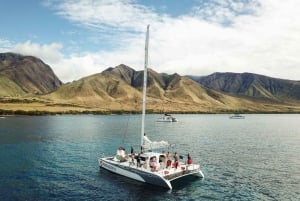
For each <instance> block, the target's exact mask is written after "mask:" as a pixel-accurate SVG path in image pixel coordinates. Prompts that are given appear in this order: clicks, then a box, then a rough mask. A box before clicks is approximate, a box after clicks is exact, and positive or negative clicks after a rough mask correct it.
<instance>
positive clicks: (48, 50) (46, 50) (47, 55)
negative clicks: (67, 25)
mask: <svg viewBox="0 0 300 201" xmlns="http://www.w3.org/2000/svg"><path fill="white" fill-rule="evenodd" d="M61 48H62V45H61V44H59V43H51V44H45V45H40V44H38V43H33V42H31V41H26V42H24V43H18V44H15V45H14V46H13V47H12V51H13V52H16V53H20V54H22V55H32V56H36V57H39V58H41V59H42V60H43V61H44V62H47V63H56V62H57V61H59V60H61V59H62V57H63V55H62V53H61V52H60V50H61Z"/></svg>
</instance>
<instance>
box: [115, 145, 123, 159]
mask: <svg viewBox="0 0 300 201" xmlns="http://www.w3.org/2000/svg"><path fill="white" fill-rule="evenodd" d="M115 158H116V159H117V160H119V161H121V162H124V161H126V155H125V149H124V147H119V148H118V150H117V155H116V157H115Z"/></svg>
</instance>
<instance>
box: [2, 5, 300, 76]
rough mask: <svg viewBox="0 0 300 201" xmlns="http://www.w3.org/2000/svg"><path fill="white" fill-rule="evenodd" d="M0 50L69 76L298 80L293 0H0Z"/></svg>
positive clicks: (299, 32) (298, 30)
mask: <svg viewBox="0 0 300 201" xmlns="http://www.w3.org/2000/svg"><path fill="white" fill-rule="evenodd" d="M0 3H1V4H0V5H1V7H0V19H1V29H0V52H16V53H20V54H24V55H33V56H36V57H39V58H41V59H42V60H43V61H44V62H45V63H47V64H49V65H50V66H51V67H52V69H53V70H54V72H55V73H56V74H57V75H58V77H59V78H60V79H61V80H62V81H64V82H67V81H72V80H76V79H79V78H81V77H84V76H88V75H91V74H93V73H99V72H101V71H103V70H104V69H106V68H107V67H111V66H112V67H113V66H116V65H118V64H121V63H123V64H126V65H129V66H131V67H132V68H134V69H136V70H140V69H142V68H143V54H144V52H143V51H144V40H145V29H146V25H147V24H150V25H151V27H150V50H149V54H150V66H151V67H152V68H153V69H154V70H156V71H157V72H165V73H175V72H176V73H179V74H181V75H186V74H193V75H208V74H211V73H213V72H237V73H241V72H252V73H258V74H264V75H267V76H272V77H279V78H285V79H293V80H300V66H299V65H300V57H299V55H298V53H299V52H300V19H299V18H300V15H299V14H298V12H299V10H300V1H298V0H285V1H280V0H209V1H208V0H41V1H37V0H27V1H21V0H10V1H7V0H0Z"/></svg>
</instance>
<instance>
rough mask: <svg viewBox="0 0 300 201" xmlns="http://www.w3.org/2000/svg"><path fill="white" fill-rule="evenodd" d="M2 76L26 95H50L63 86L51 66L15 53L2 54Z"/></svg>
mask: <svg viewBox="0 0 300 201" xmlns="http://www.w3.org/2000/svg"><path fill="white" fill-rule="evenodd" d="M0 75H2V76H5V77H6V78H8V79H9V80H11V81H13V82H14V83H15V84H17V85H18V86H19V87H20V88H21V89H22V90H23V91H24V92H25V93H33V94H44V93H49V92H51V91H53V90H55V89H57V88H58V87H60V86H61V84H62V82H61V81H60V80H59V79H58V78H57V76H56V75H55V74H54V72H53V71H52V69H51V68H50V66H48V65H46V64H45V63H44V62H43V61H41V60H40V59H38V58H35V57H32V56H22V55H19V54H14V53H0Z"/></svg>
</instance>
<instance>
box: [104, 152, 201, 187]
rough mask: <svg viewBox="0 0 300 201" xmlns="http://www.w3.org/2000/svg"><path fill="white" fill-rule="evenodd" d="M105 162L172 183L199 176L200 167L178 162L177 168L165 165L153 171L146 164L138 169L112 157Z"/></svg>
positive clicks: (130, 163) (133, 164)
mask: <svg viewBox="0 0 300 201" xmlns="http://www.w3.org/2000/svg"><path fill="white" fill-rule="evenodd" d="M106 159H107V160H109V161H111V162H112V163H115V164H118V165H121V166H123V167H126V168H130V169H135V170H139V171H143V172H148V173H152V174H157V175H160V176H161V177H163V178H165V179H166V180H169V181H172V180H175V179H178V178H181V177H184V176H187V175H193V174H200V176H201V173H200V165H197V164H189V165H187V164H185V163H183V162H180V163H179V165H178V167H177V168H175V167H168V168H166V167H165V164H161V166H160V168H159V169H158V170H153V169H152V168H150V166H149V165H147V163H146V162H144V163H142V164H141V166H140V167H138V166H137V165H136V161H135V162H131V161H130V160H125V161H115V160H114V158H113V157H109V158H106Z"/></svg>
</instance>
